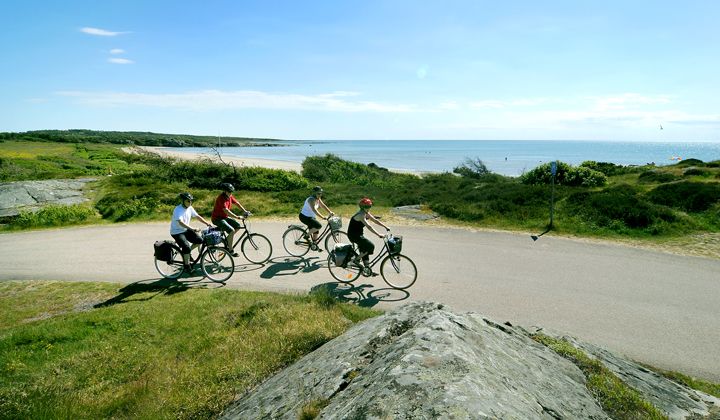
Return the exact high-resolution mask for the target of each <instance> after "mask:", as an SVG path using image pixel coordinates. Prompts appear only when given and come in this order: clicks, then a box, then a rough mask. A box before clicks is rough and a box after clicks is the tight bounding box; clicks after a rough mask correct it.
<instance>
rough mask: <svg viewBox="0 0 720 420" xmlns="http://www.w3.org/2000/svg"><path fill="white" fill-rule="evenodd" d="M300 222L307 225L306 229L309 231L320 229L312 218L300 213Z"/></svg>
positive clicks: (320, 226)
mask: <svg viewBox="0 0 720 420" xmlns="http://www.w3.org/2000/svg"><path fill="white" fill-rule="evenodd" d="M300 221H301V222H303V223H304V224H305V225H307V227H308V228H310V229H318V230H320V229H322V225H321V224H320V222H318V221H317V219H316V218H314V217H307V216H305V215H304V214H302V213H300Z"/></svg>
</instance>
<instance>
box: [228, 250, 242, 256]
mask: <svg viewBox="0 0 720 420" xmlns="http://www.w3.org/2000/svg"><path fill="white" fill-rule="evenodd" d="M230 255H232V256H233V257H239V256H240V254H238V253H237V252H235V251H230Z"/></svg>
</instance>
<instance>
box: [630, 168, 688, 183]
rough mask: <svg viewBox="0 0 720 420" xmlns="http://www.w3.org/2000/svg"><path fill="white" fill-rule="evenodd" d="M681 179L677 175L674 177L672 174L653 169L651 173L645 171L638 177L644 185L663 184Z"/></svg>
mask: <svg viewBox="0 0 720 420" xmlns="http://www.w3.org/2000/svg"><path fill="white" fill-rule="evenodd" d="M678 179H680V177H678V176H677V175H674V174H672V173H670V172H665V171H662V170H659V169H653V170H650V171H645V172H643V173H641V174H640V176H638V181H639V182H644V183H658V184H662V183H665V182H672V181H676V180H678Z"/></svg>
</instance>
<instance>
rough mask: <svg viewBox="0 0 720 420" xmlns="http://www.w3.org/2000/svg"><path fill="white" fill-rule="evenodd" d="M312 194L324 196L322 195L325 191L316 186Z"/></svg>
mask: <svg viewBox="0 0 720 420" xmlns="http://www.w3.org/2000/svg"><path fill="white" fill-rule="evenodd" d="M312 192H313V194H315V195H317V194H322V193H323V189H322V187H321V186H319V185H316V186H314V187H313V190H312Z"/></svg>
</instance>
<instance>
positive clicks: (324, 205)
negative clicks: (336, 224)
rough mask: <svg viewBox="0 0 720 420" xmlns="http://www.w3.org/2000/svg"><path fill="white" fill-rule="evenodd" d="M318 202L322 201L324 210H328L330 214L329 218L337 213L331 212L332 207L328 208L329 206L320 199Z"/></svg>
mask: <svg viewBox="0 0 720 420" xmlns="http://www.w3.org/2000/svg"><path fill="white" fill-rule="evenodd" d="M318 200H320V205H321V206H323V208H324V209H325V210H327V212H328V213H330V215H329V216H328V217H330V216H332V215H333V214H335V213H333V211H332V210H330V207H328V206H327V205H326V204H325V202H324V201H322V199H320V198H318Z"/></svg>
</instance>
